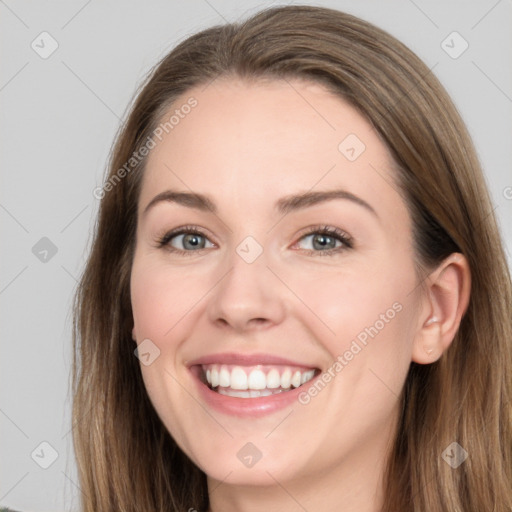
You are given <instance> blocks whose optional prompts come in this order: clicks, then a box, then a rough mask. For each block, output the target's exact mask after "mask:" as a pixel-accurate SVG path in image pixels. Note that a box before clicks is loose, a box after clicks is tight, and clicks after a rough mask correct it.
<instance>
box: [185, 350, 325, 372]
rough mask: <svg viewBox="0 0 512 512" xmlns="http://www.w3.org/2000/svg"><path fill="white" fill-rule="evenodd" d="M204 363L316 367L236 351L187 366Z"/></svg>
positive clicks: (211, 356)
mask: <svg viewBox="0 0 512 512" xmlns="http://www.w3.org/2000/svg"><path fill="white" fill-rule="evenodd" d="M202 364H236V365H240V366H256V365H259V364H261V365H273V364H274V365H283V366H300V367H306V368H316V366H314V365H311V364H310V363H302V362H298V361H292V360H291V359H286V358H284V357H279V356H275V355H272V354H236V353H234V352H224V353H219V354H210V355H206V356H203V357H199V358H197V359H194V360H193V361H189V362H188V363H187V366H188V367H190V366H194V365H202Z"/></svg>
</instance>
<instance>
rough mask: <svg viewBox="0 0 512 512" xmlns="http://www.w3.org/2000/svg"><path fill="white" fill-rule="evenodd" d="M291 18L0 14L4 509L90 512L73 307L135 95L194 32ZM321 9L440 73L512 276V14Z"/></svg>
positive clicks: (130, 5) (498, 4)
mask: <svg viewBox="0 0 512 512" xmlns="http://www.w3.org/2000/svg"><path fill="white" fill-rule="evenodd" d="M278 3H282V2H261V1H259V2H258V1H246V2H236V1H235V0H191V1H187V2H183V1H182V2H178V1H169V0H166V1H163V0H161V1H157V0H153V1H142V0H140V1H126V0H125V1H121V0H115V1H114V0H107V1H99V0H89V1H87V0H76V1H75V0H74V1H67V2H64V1H60V2H59V1H47V2H37V1H24V2H22V1H15V0H5V1H4V0H0V13H1V24H2V25H1V31H0V37H1V51H2V57H1V62H2V67H1V75H0V93H1V94H0V101H1V102H2V106H1V109H2V116H3V123H2V124H1V140H2V142H3V145H2V151H1V159H2V167H1V169H2V178H1V179H2V182H1V188H0V222H1V228H0V229H1V239H2V240H3V241H4V242H3V244H2V261H1V267H0V301H1V315H2V318H1V323H0V325H1V332H0V335H1V343H2V357H1V368H0V375H1V397H0V398H1V400H0V429H1V439H2V443H1V454H0V461H1V473H0V504H1V505H3V506H9V507H12V508H15V509H18V510H22V511H25V512H28V511H34V512H39V511H41V512H42V511H52V512H55V511H59V510H76V509H77V497H78V495H79V494H80V492H81V491H80V489H79V487H78V482H77V476H76V469H75V461H74V458H73V451H72V444H71V435H70V430H71V424H70V394H69V378H68V376H69V370H70V361H71V337H70V333H71V316H70V306H71V297H72V293H73V291H74V289H75V285H76V278H77V277H78V275H79V273H80V270H81V269H82V266H83V263H84V261H85V256H86V253H87V250H88V248H89V244H90V233H91V228H92V226H93V222H94V217H95V214H96V211H97V208H98V200H96V199H95V198H94V197H93V195H92V191H93V189H94V188H95V187H96V186H98V185H99V184H100V183H101V182H102V176H103V173H104V170H105V164H106V160H107V155H108V152H109V149H110V146H111V144H112V141H113V137H114V135H115V132H116V130H117V128H118V126H119V123H120V119H121V118H122V117H123V115H124V113H125V110H126V108H127V105H128V103H129V102H130V100H131V98H132V95H133V92H134V91H135V88H136V86H137V85H138V84H139V83H140V81H141V80H142V78H143V77H144V75H145V74H146V72H147V71H149V69H150V67H152V66H153V65H154V64H155V63H156V62H157V60H158V59H159V58H160V57H162V56H163V55H164V54H165V53H167V51H168V50H170V49H171V47H173V46H174V45H175V44H176V42H178V41H181V40H183V39H184V38H185V37H187V36H188V35H190V34H191V33H193V32H195V31H198V30H200V29H202V28H205V27H207V26H210V25H213V24H218V23H222V22H224V21H234V20H236V19H238V18H240V17H241V16H246V15H248V14H250V13H254V12H256V11H257V10H259V9H260V8H262V7H265V6H269V5H275V4H278ZM287 3H294V2H287ZM314 4H315V5H323V6H328V7H333V8H338V9H340V10H345V11H347V12H349V13H352V14H355V15H358V16H360V17H361V18H363V19H366V20H368V21H370V22H373V23H375V24H376V25H378V26H380V27H382V28H384V29H386V30H388V31H389V32H390V33H392V34H393V35H395V36H396V37H398V38H399V39H400V40H401V41H403V42H404V43H405V44H407V45H408V46H409V47H410V48H411V49H413V50H414V51H415V52H416V53H417V54H418V55H419V56H420V57H421V58H422V59H423V60H424V61H425V62H426V64H427V65H428V66H429V67H433V66H435V68H434V73H435V74H436V75H437V76H438V77H439V78H440V79H441V81H442V83H443V84H444V85H445V87H446V88H447V90H448V92H449V93H450V94H451V95H452V97H453V99H454V101H455V103H456V105H457V106H458V108H459V109H460V111H461V113H462V115H463V117H464V119H465V121H466V123H467V125H468V127H469V130H470V132H471V134H472V136H473V137H474V140H475V143H476V147H477V150H478V153H479V156H480V158H481V161H482V163H483V165H484V169H485V172H486V177H487V180H488V183H489V187H490V190H491V193H492V197H493V201H494V206H495V209H496V214H497V216H498V217H499V219H500V223H501V229H502V233H503V236H504V239H505V242H506V244H507V247H508V255H509V262H510V261H511V258H510V248H511V247H512V242H511V241H512V223H510V220H511V219H512V188H511V187H512V173H511V168H512V165H511V164H512V150H511V146H512V139H511V135H512V115H511V114H512V65H511V63H512V31H511V30H510V27H512V2H511V0H500V1H497V0H478V1H468V0H464V1H463V0H460V1H453V0H452V1H427V0H414V1H413V0H393V1H389V0H386V1H378V0H376V1H362V0H360V1H357V0H347V1H342V0H340V1H322V2H314ZM43 31H47V32H49V33H50V34H51V36H52V37H53V38H54V39H55V40H56V41H57V42H58V45H59V46H58V49H57V50H56V51H55V52H54V53H53V54H52V55H51V56H50V57H49V58H47V59H43V58H41V57H40V56H39V55H38V54H37V53H36V52H35V51H34V50H33V49H32V48H31V43H32V41H34V40H36V43H37V42H38V41H40V39H39V38H38V36H39V34H40V33H41V32H43ZM453 31H457V32H459V33H460V35H461V36H462V37H463V38H464V39H465V40H466V41H467V42H468V43H469V48H468V49H467V51H465V52H464V53H463V54H462V55H461V56H460V57H459V58H457V59H453V58H452V57H450V56H449V55H448V54H447V53H446V52H445V51H444V50H443V48H442V46H441V44H442V41H443V40H445V39H446V37H447V36H448V35H449V34H451V33H452V32H453ZM448 41H449V40H448ZM459 43H460V41H455V43H454V44H453V45H454V46H455V48H457V45H458V44H459ZM47 44H48V43H45V45H46V46H45V48H48V46H47ZM448 44H450V43H448ZM39 45H40V46H41V45H42V43H40V42H39ZM459 48H460V47H459ZM507 221H508V224H507ZM43 237H47V238H49V239H50V240H51V241H52V243H53V244H54V245H55V246H56V248H57V253H56V254H55V255H53V256H52V255H51V252H50V253H48V255H47V256H46V258H47V261H46V262H44V261H40V259H39V258H44V256H45V255H44V253H41V252H39V258H38V257H36V254H34V253H33V251H32V248H33V247H34V245H35V244H36V243H37V242H38V241H39V240H40V239H41V238H43ZM40 243H43V244H44V242H40ZM37 247H39V246H36V249H37ZM43 249H44V247H43ZM43 249H41V248H39V251H41V250H43ZM35 252H36V253H37V252H38V251H37V250H36V251H35ZM41 442H47V443H49V444H50V445H51V446H52V447H53V448H54V449H55V450H56V451H57V452H58V457H57V459H56V460H55V462H54V463H53V464H52V465H51V466H50V467H49V468H48V469H43V468H41V467H40V465H38V464H37V463H36V462H35V460H36V461H37V462H38V463H39V464H43V465H44V464H45V463H46V464H47V463H49V462H51V460H52V459H51V457H52V452H51V449H49V448H48V447H47V446H44V445H43V446H42V447H39V446H40V443H41ZM38 447H39V448H38ZM36 448H37V449H36ZM35 449H36V451H35V453H34V459H33V458H32V457H31V454H32V453H33V452H34V450H35Z"/></svg>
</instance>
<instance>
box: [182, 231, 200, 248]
mask: <svg viewBox="0 0 512 512" xmlns="http://www.w3.org/2000/svg"><path fill="white" fill-rule="evenodd" d="M198 239H199V237H198V236H197V235H194V234H191V235H186V236H185V238H184V240H183V241H184V245H186V244H187V243H188V244H191V245H192V247H198V246H199V245H200V243H199V241H198Z"/></svg>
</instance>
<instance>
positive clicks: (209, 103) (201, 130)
mask: <svg viewBox="0 0 512 512" xmlns="http://www.w3.org/2000/svg"><path fill="white" fill-rule="evenodd" d="M189 104H195V106H194V107H193V108H188V107H187V108H184V107H183V106H184V105H189ZM171 116H174V117H173V119H172V121H173V122H172V123H168V125H167V132H168V133H165V132H164V134H163V136H162V139H161V141H159V140H156V139H155V141H156V143H157V144H156V147H155V148H154V149H152V150H151V153H150V155H149V157H148V161H147V166H146V171H145V176H144V180H143V186H142V191H141V198H140V203H141V205H144V204H146V203H147V202H149V201H150V200H151V198H152V197H153V196H154V195H156V194H158V193H160V192H162V191H163V190H165V189H166V188H173V189H176V188H178V189H180V190H189V191H190V190H192V191H194V192H199V193H205V194H208V195H213V196H215V197H217V198H218V200H219V203H220V204H222V203H225V204H229V205H231V206H233V205H235V206H236V205H238V206H240V207H242V206H244V207H245V208H247V207H248V206H249V205H251V204H254V206H255V207H256V206H257V207H262V206H263V205H265V204H268V205H269V207H270V203H271V202H272V204H273V202H274V200H275V199H276V198H277V197H282V196H285V195H288V194H290V193H294V192H305V191H308V190H314V189H315V188H316V189H322V190H325V189H329V188H340V187H343V188H344V189H346V190H348V191H349V192H351V193H354V194H357V195H359V196H361V197H362V198H364V199H365V200H366V201H367V202H369V203H372V201H373V202H378V203H380V204H381V205H382V203H384V207H385V205H386V202H388V203H389V204H390V205H391V204H393V203H394V204H396V202H397V201H401V198H400V196H399V194H398V193H397V191H396V190H395V188H394V187H393V178H394V177H393V176H392V173H391V171H390V163H391V158H390V155H389V152H388V150H387V147H386V146H385V145H384V144H383V142H382V141H381V139H380V138H379V136H378V135H377V133H376V131H375V130H374V129H373V127H372V126H371V124H370V123H369V122H368V121H367V120H366V119H365V118H364V117H363V116H362V115H361V114H359V112H358V111H357V110H356V109H355V108H354V107H352V106H351V105H350V104H349V103H347V102H346V101H345V100H343V99H342V98H340V97H338V96H335V95H334V94H332V93H330V92H328V91H327V90H326V89H325V88H324V87H323V86H321V85H319V84H316V83H311V82H306V81H300V80H293V81H292V80H266V81H257V82H247V81H242V80H240V79H227V78H222V79H218V80H215V81H214V82H212V83H210V84H209V85H207V86H206V87H205V86H201V87H196V88H194V89H191V90H189V91H187V92H186V93H185V94H184V95H182V96H181V97H180V98H178V99H177V100H176V101H175V102H174V104H173V106H172V107H171V108H170V109H169V112H168V114H166V115H165V116H164V117H163V119H162V123H165V122H166V121H169V119H170V118H171ZM162 126H163V125H162ZM375 208H376V209H378V208H379V206H376V207H375ZM380 208H383V206H381V207H380Z"/></svg>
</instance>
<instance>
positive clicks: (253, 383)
mask: <svg viewBox="0 0 512 512" xmlns="http://www.w3.org/2000/svg"><path fill="white" fill-rule="evenodd" d="M266 387H267V379H266V377H265V374H264V373H263V372H262V371H261V370H253V371H252V372H251V373H250V375H249V388H251V389H265V388H266Z"/></svg>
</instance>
